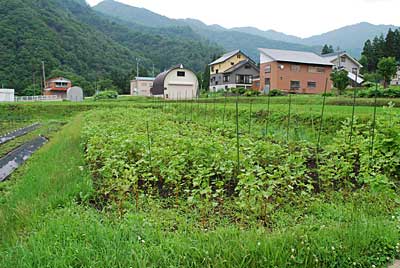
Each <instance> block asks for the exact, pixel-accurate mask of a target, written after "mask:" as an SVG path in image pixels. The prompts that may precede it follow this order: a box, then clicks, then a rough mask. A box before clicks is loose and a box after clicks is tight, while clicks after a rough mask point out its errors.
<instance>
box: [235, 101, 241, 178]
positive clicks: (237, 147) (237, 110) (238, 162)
mask: <svg viewBox="0 0 400 268" xmlns="http://www.w3.org/2000/svg"><path fill="white" fill-rule="evenodd" d="M239 146H240V138H239V94H238V95H237V97H236V150H237V173H238V174H239V172H240V148H239Z"/></svg>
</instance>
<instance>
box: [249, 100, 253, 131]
mask: <svg viewBox="0 0 400 268" xmlns="http://www.w3.org/2000/svg"><path fill="white" fill-rule="evenodd" d="M252 110H253V100H252V99H250V116H249V117H250V118H249V135H251V118H252V116H251V113H252Z"/></svg>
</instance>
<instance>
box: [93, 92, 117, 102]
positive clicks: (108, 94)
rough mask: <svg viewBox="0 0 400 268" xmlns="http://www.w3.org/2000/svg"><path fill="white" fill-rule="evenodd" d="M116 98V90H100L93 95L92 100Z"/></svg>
mask: <svg viewBox="0 0 400 268" xmlns="http://www.w3.org/2000/svg"><path fill="white" fill-rule="evenodd" d="M116 98H118V92H117V91H115V90H106V91H101V92H99V93H97V94H96V96H94V100H96V101H97V100H112V99H116Z"/></svg>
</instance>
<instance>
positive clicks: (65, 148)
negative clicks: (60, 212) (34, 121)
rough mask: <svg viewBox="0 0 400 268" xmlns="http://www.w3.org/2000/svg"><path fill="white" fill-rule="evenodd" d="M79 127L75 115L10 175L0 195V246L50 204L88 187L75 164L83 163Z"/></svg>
mask: <svg viewBox="0 0 400 268" xmlns="http://www.w3.org/2000/svg"><path fill="white" fill-rule="evenodd" d="M81 127H82V118H81V116H78V117H76V118H74V119H73V120H72V121H71V123H69V124H68V125H67V126H65V127H64V128H63V129H62V131H61V132H60V133H59V134H58V135H56V136H55V137H54V138H53V139H52V140H50V142H49V143H48V144H47V145H46V146H44V147H43V148H42V149H41V150H39V151H38V152H37V153H36V154H35V155H33V156H32V158H31V159H30V161H28V162H27V164H26V165H25V166H24V167H22V170H21V171H20V172H19V173H18V175H16V176H13V177H12V178H11V179H10V180H11V181H10V182H9V183H13V181H16V182H14V183H15V185H13V186H12V187H11V192H9V193H8V194H3V195H2V196H3V197H1V198H0V246H1V243H6V242H10V241H13V240H14V239H16V238H17V237H18V236H20V235H21V234H22V233H23V232H24V231H29V228H30V227H31V226H32V224H35V222H37V221H39V220H40V218H41V216H42V215H43V214H45V213H46V212H48V211H49V210H51V209H52V208H57V207H63V206H65V205H66V204H67V203H69V202H71V201H72V200H73V199H74V197H76V196H78V195H79V194H80V193H84V192H87V191H89V190H90V189H91V183H90V178H89V176H88V175H87V173H86V172H85V171H84V170H83V169H80V168H79V167H80V166H84V159H83V156H82V150H81V147H80V131H81ZM4 196H5V197H4Z"/></svg>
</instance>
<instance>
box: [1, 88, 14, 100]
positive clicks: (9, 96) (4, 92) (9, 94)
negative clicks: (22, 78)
mask: <svg viewBox="0 0 400 268" xmlns="http://www.w3.org/2000/svg"><path fill="white" fill-rule="evenodd" d="M14 95H15V90H14V89H7V88H0V102H14V100H15V97H14Z"/></svg>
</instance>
